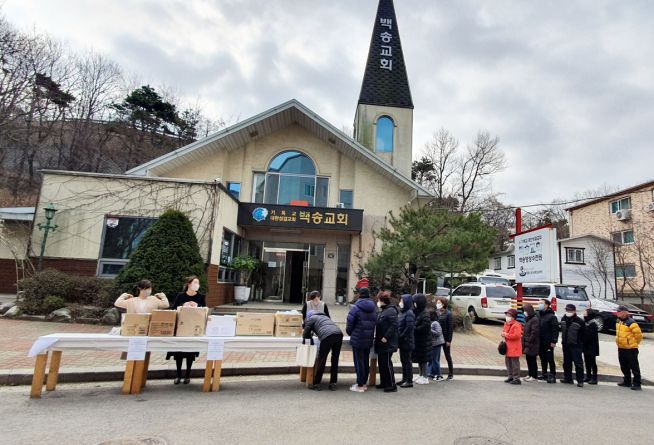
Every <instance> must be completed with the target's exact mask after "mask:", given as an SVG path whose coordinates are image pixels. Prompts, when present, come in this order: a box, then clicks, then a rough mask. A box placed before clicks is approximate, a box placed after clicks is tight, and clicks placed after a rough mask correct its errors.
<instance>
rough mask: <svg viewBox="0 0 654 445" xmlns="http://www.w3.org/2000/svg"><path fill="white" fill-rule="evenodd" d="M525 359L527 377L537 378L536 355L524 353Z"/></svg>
mask: <svg viewBox="0 0 654 445" xmlns="http://www.w3.org/2000/svg"><path fill="white" fill-rule="evenodd" d="M525 358H526V359H527V375H529V377H533V378H538V360H537V358H538V356H537V355H525Z"/></svg>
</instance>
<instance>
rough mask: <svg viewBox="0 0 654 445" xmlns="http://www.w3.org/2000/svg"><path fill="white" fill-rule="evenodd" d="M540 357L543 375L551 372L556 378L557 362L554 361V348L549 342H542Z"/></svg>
mask: <svg viewBox="0 0 654 445" xmlns="http://www.w3.org/2000/svg"><path fill="white" fill-rule="evenodd" d="M538 355H539V357H540V366H541V369H542V371H543V376H545V377H547V375H548V374H547V371H548V369H549V374H550V375H551V376H552V377H554V378H556V363H554V348H550V345H549V344H541V345H540V350H539V352H538Z"/></svg>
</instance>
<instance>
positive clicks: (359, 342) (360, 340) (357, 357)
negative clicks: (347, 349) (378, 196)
mask: <svg viewBox="0 0 654 445" xmlns="http://www.w3.org/2000/svg"><path fill="white" fill-rule="evenodd" d="M375 308H376V306H375V303H373V301H372V300H371V299H370V290H369V289H368V288H367V287H364V288H361V289H359V298H358V299H357V301H356V303H354V305H352V309H350V312H349V313H348V314H347V323H346V326H345V331H346V332H347V335H349V336H350V345H351V346H352V357H353V358H354V370H355V372H356V375H357V382H356V383H355V384H354V385H352V386H351V387H350V391H352V392H358V393H361V392H365V391H367V390H368V386H367V385H366V383H367V382H368V375H369V374H370V348H371V347H372V345H373V342H374V340H375V325H376V323H377V314H376V313H375Z"/></svg>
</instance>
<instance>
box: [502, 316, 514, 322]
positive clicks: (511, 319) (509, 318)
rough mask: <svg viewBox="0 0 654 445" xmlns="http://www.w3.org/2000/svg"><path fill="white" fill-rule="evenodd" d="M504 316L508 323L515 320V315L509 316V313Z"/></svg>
mask: <svg viewBox="0 0 654 445" xmlns="http://www.w3.org/2000/svg"><path fill="white" fill-rule="evenodd" d="M504 318H505V319H506V322H507V323H511V322H512V321H513V317H509V316H508V315H507V316H506V317H504Z"/></svg>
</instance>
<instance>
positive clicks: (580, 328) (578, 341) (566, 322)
mask: <svg viewBox="0 0 654 445" xmlns="http://www.w3.org/2000/svg"><path fill="white" fill-rule="evenodd" d="M585 330H586V324H585V323H584V321H583V320H582V319H581V318H579V317H578V316H577V308H576V306H575V305H574V304H566V306H565V315H564V316H563V319H562V320H561V345H562V346H563V379H561V383H568V384H572V383H574V381H573V380H572V364H573V363H574V365H575V373H576V377H577V386H578V387H580V388H581V387H583V386H584V361H583V358H582V353H583V349H584V331H585Z"/></svg>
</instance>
